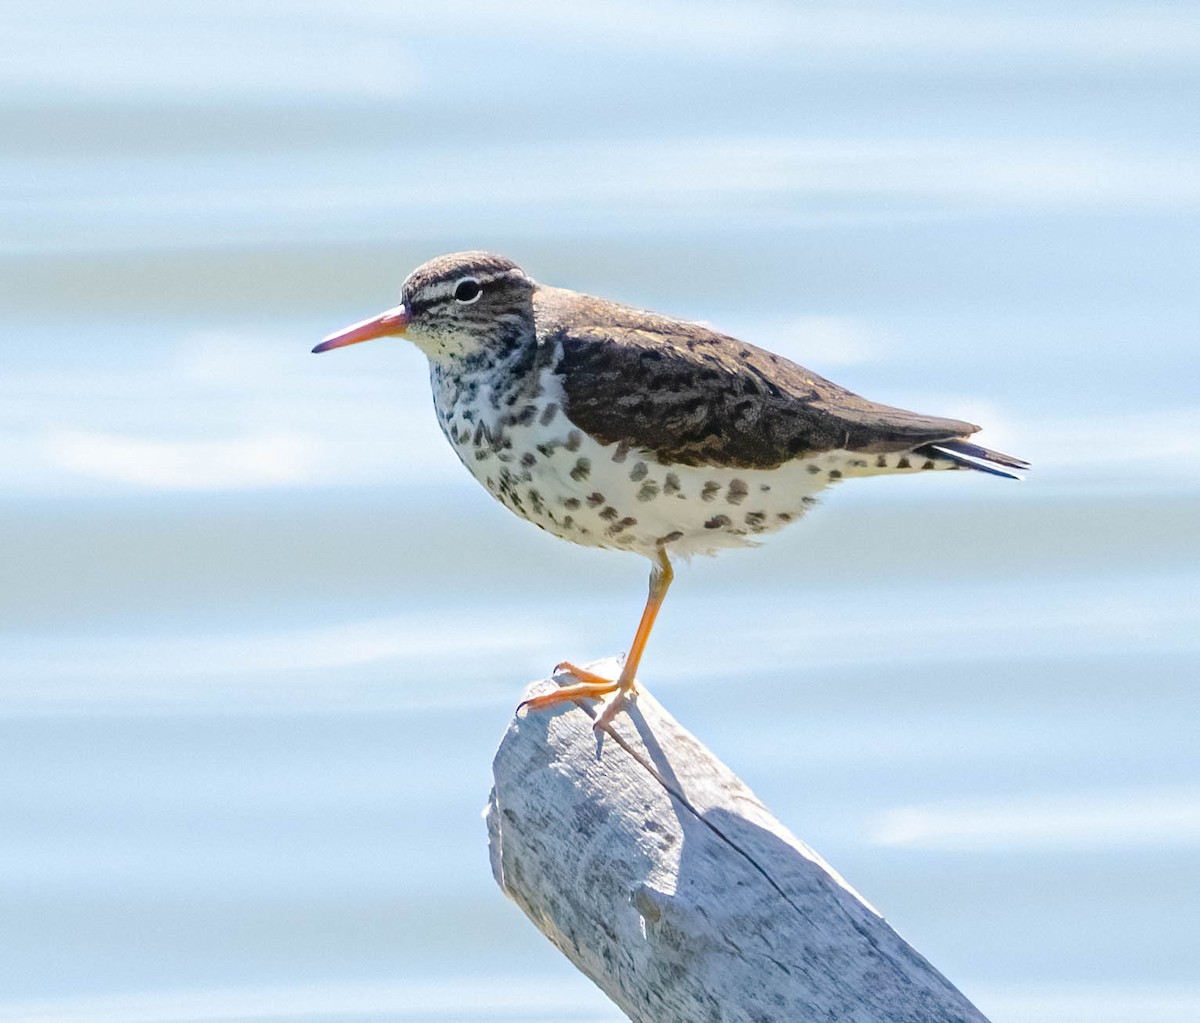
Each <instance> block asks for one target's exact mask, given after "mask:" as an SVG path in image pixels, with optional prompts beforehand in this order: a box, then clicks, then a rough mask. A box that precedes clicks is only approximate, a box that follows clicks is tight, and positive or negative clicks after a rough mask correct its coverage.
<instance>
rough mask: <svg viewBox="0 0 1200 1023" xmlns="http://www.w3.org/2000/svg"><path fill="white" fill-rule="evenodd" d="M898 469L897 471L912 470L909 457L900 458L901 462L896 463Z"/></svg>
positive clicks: (902, 456)
mask: <svg viewBox="0 0 1200 1023" xmlns="http://www.w3.org/2000/svg"><path fill="white" fill-rule="evenodd" d="M896 468H897V469H911V468H912V462H910V461H909V460H908V455H901V456H900V461H898V462H897V463H896Z"/></svg>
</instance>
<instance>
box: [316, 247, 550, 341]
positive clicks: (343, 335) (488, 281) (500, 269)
mask: <svg viewBox="0 0 1200 1023" xmlns="http://www.w3.org/2000/svg"><path fill="white" fill-rule="evenodd" d="M536 287H537V285H536V284H535V283H534V281H533V280H532V279H530V278H529V277H527V276H526V275H525V272H524V271H523V270H522V269H521V268H520V267H519V266H517V264H516V263H514V262H513V261H512V260H510V259H505V258H504V257H503V256H496V255H492V254H491V253H489V252H455V253H452V254H451V255H448V256H439V257H438V258H437V259H431V260H430V261H429V262H428V263H424V264H422V265H421V266H419V267H417V268H416V269H415V270H414V271H413V272H412V273H411V274H409V275H408V279H407V280H406V281H405V282H404V286H403V287H402V289H401V302H400V304H399V305H398V306H395V307H394V308H392V309H389V310H387V311H386V312H384V313H380V315H378V316H374V317H372V318H371V319H368V320H362V321H361V322H359V323H355V324H353V325H352V326H349V327H347V328H345V329H344V330H339V331H337V332H336V333H333V334H330V335H329V336H328V337H327V338H325V340H324V341H322V342H321V343H320V344H319V345H317V347H316V348H314V349H313V351H314V352H327V351H329V350H330V349H331V348H342V347H344V346H345V345H353V344H357V343H358V342H359V341H370V340H372V339H373V338H378V337H391V336H395V335H400V334H402V335H404V337H405V338H406V339H407V340H409V341H411V342H412V343H413V344H415V345H416V346H417V347H418V348H420V349H421V350H422V351H423V352H424V353H425V354H426V355H427V356H429V358H430V359H431V360H433V361H434V362H439V363H443V364H453V363H456V362H458V363H461V362H466V361H471V360H473V359H478V358H480V357H484V358H488V359H489V361H490V360H493V359H498V358H503V357H504V356H505V355H506V354H508V353H510V352H512V351H513V350H514V349H515V348H516V347H518V346H520V345H521V344H522V343H526V342H528V341H529V340H531V339H532V338H533V334H534V329H533V292H534V290H535V288H536Z"/></svg>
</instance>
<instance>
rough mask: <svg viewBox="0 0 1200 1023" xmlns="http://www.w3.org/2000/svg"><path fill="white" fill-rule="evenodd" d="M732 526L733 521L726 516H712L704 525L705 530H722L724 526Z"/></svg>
mask: <svg viewBox="0 0 1200 1023" xmlns="http://www.w3.org/2000/svg"><path fill="white" fill-rule="evenodd" d="M731 525H733V520H732V519H730V517H729V516H728V515H714V516H713V517H712V518H711V519H709V520H708V521H707V522H706V523H704V528H705V529H724V528H725V527H726V526H731Z"/></svg>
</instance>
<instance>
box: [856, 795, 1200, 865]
mask: <svg viewBox="0 0 1200 1023" xmlns="http://www.w3.org/2000/svg"><path fill="white" fill-rule="evenodd" d="M872 840H873V841H874V842H875V843H876V844H877V845H885V846H896V847H903V848H911V849H944V850H954V851H958V850H981V849H990V850H995V849H1005V850H1008V849H1046V848H1054V849H1094V848H1107V849H1127V848H1140V847H1160V846H1180V845H1183V846H1189V847H1190V846H1196V845H1200V790H1193V789H1185V790H1178V791H1158V790H1138V789H1130V790H1114V791H1111V792H1098V793H1086V792H1085V793H1070V794H1063V795H1051V796H1039V797H1032V798H1025V799H1020V798H1014V799H1009V800H994V801H991V802H986V803H929V804H923V805H919V806H903V807H896V808H894V809H891V810H888V811H887V812H886V813H885V814H883V815H882V817H881V818H880V819H879V820H878V821H877V822H876V824H875V826H874V828H873V833H872Z"/></svg>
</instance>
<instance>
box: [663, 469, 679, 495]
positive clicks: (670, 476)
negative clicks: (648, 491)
mask: <svg viewBox="0 0 1200 1023" xmlns="http://www.w3.org/2000/svg"><path fill="white" fill-rule="evenodd" d="M679 490H680V486H679V477H678V476H676V475H675V474H674V473H673V472H669V473H667V479H666V482H665V483H663V493H664V494H678V493H679Z"/></svg>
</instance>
